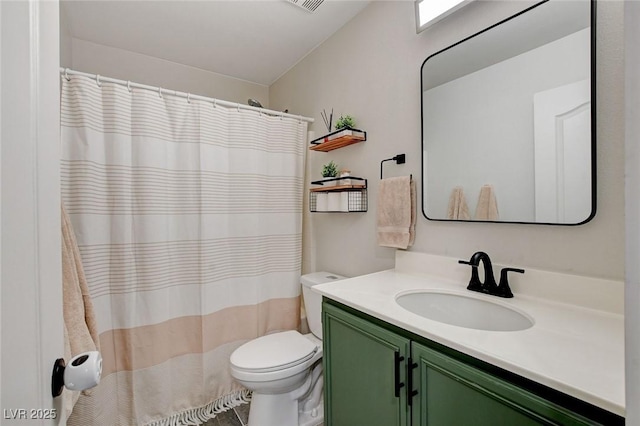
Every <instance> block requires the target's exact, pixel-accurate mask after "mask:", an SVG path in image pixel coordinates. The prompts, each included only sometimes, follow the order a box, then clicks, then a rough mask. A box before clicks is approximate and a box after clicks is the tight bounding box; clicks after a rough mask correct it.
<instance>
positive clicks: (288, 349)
mask: <svg viewBox="0 0 640 426" xmlns="http://www.w3.org/2000/svg"><path fill="white" fill-rule="evenodd" d="M318 350H319V347H318V346H317V345H315V344H313V342H312V341H311V340H310V339H308V338H305V337H304V336H303V335H302V334H300V333H298V332H297V331H294V330H291V331H284V332H280V333H274V334H269V335H266V336H262V337H259V338H257V339H254V340H251V341H250V342H247V343H245V344H244V345H242V346H240V347H239V348H238V349H236V350H235V351H234V352H233V353H232V354H231V358H230V361H231V365H232V366H233V368H235V369H236V370H238V371H243V372H247V373H269V372H274V371H280V370H286V369H289V368H292V367H295V366H296V365H299V364H302V363H304V362H306V361H308V360H310V359H312V358H313V357H314V356H315V355H316V353H317V352H318Z"/></svg>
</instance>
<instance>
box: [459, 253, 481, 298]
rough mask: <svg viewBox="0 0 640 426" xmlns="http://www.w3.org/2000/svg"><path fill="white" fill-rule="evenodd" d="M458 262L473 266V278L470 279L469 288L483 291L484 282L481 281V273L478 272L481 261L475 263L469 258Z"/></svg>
mask: <svg viewBox="0 0 640 426" xmlns="http://www.w3.org/2000/svg"><path fill="white" fill-rule="evenodd" d="M458 263H460V264H463V265H469V266H471V268H472V269H471V279H470V280H469V285H468V286H467V290H472V291H480V292H481V291H482V283H481V282H480V275H479V274H478V267H480V264H479V263H473V262H471V261H468V260H458Z"/></svg>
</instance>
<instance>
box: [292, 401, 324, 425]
mask: <svg viewBox="0 0 640 426" xmlns="http://www.w3.org/2000/svg"><path fill="white" fill-rule="evenodd" d="M322 422H324V402H323V401H320V404H318V406H317V407H316V408H314V409H313V410H311V411H307V412H305V413H302V412H301V413H299V414H298V426H319V425H321V424H322Z"/></svg>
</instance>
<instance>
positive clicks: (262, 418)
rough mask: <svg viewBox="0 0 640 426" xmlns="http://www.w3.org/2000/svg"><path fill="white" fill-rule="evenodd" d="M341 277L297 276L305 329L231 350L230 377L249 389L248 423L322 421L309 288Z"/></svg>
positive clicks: (306, 425)
mask: <svg viewBox="0 0 640 426" xmlns="http://www.w3.org/2000/svg"><path fill="white" fill-rule="evenodd" d="M343 278H344V277H342V276H339V275H336V274H331V273H328V272H316V273H313V274H308V275H303V276H302V277H301V279H300V281H301V284H302V292H303V297H304V302H305V308H306V311H307V320H308V322H309V328H310V330H311V333H309V334H305V335H303V334H300V333H298V332H297V331H293V330H289V331H283V332H279V333H273V334H269V335H266V336H262V337H258V338H256V339H253V340H251V341H249V342H247V343H245V344H244V345H242V346H240V347H239V348H238V349H236V350H235V351H234V352H233V353H232V354H231V357H230V360H229V361H230V368H231V375H232V376H233V377H234V378H235V379H236V381H238V383H240V384H241V385H242V386H244V387H246V388H247V389H249V390H251V391H252V392H253V396H252V397H251V407H250V409H249V426H317V425H320V424H322V422H323V420H324V404H323V399H322V391H323V384H324V381H323V378H322V340H321V338H322V324H321V310H322V297H321V296H320V295H319V294H317V293H314V292H312V291H311V287H312V286H314V285H317V284H322V283H325V282H330V281H335V280H339V279H343Z"/></svg>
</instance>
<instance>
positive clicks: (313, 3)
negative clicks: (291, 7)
mask: <svg viewBox="0 0 640 426" xmlns="http://www.w3.org/2000/svg"><path fill="white" fill-rule="evenodd" d="M288 1H289V3H292V4H295V5H296V6H298V7H301V8H302V9H304V10H306V11H307V12H315V11H316V9H317V8H318V6H320V5H321V4H322V3H323V2H324V0H288Z"/></svg>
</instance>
